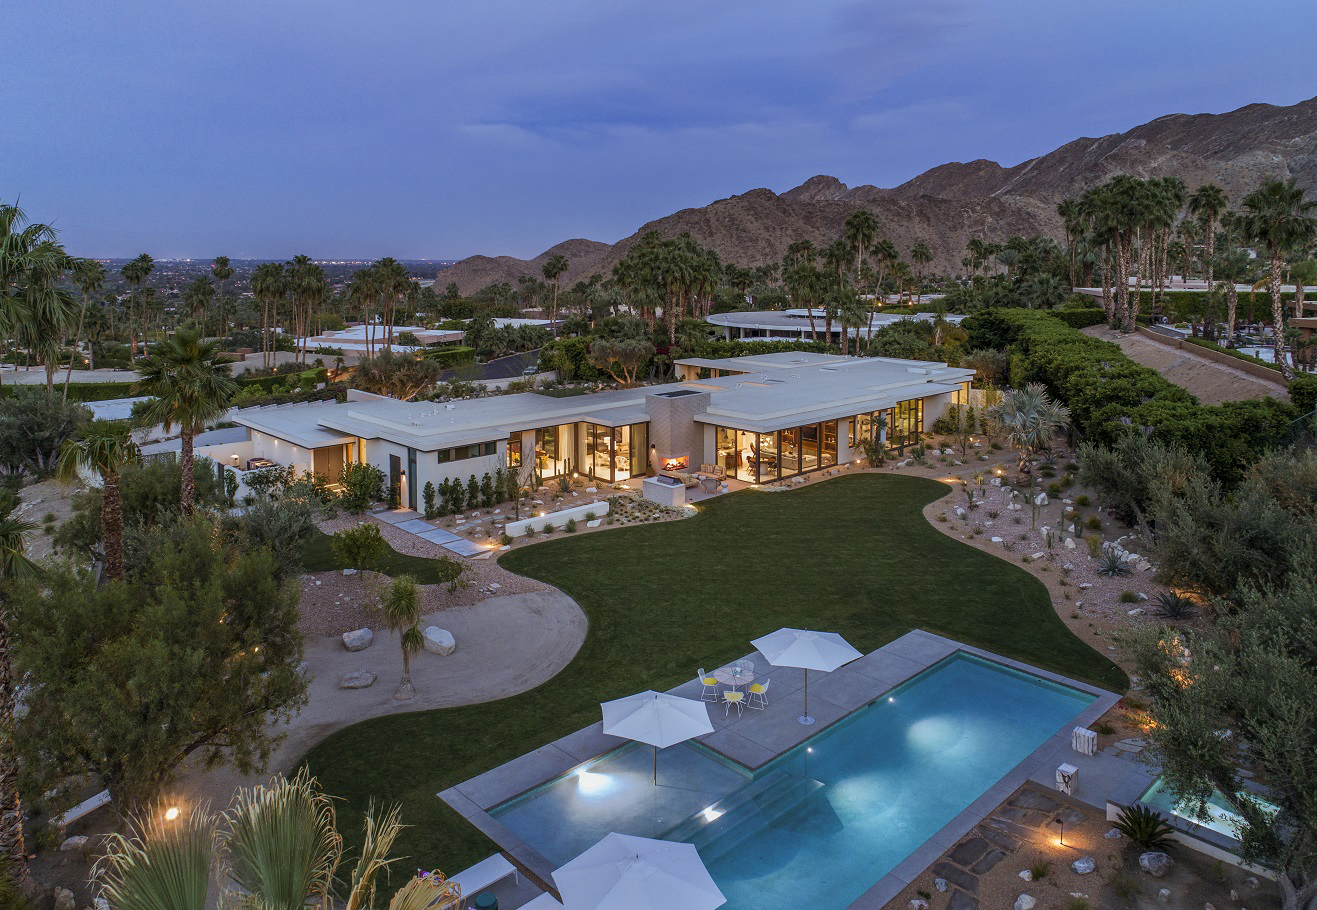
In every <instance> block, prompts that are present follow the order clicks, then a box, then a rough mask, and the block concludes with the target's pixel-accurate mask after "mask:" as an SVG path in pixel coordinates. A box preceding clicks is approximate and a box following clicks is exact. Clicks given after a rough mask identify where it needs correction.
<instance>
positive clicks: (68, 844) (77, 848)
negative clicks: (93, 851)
mask: <svg viewBox="0 0 1317 910" xmlns="http://www.w3.org/2000/svg"><path fill="white" fill-rule="evenodd" d="M86 849H87V835H85V834H75V835H73V837H67V838H65V839H64V842H63V843H62V844H60V845H59V852H60V853H82V852H83V851H84V850H86Z"/></svg>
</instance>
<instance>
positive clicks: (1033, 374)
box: [964, 309, 1301, 484]
mask: <svg viewBox="0 0 1317 910" xmlns="http://www.w3.org/2000/svg"><path fill="white" fill-rule="evenodd" d="M1056 312H1064V311H1053V312H1051V313H1049V312H1045V311H1035V310H1014V309H1010V310H1008V309H997V310H988V311H986V312H984V313H981V314H978V315H976V316H973V317H971V318H969V319H967V320H965V323H964V327H965V328H966V329H967V330H968V331H969V333H970V347H972V348H979V347H987V348H993V349H1008V350H1009V351H1010V353H1011V355H1012V376H1013V377H1016V378H1018V379H1020V380H1022V381H1025V382H1041V383H1043V384H1044V385H1045V386H1047V388H1048V390H1049V391H1050V392H1051V393H1052V394H1053V395H1055V396H1056V397H1057V398H1059V399H1061V400H1062V401H1064V402H1065V403H1066V404H1067V405H1068V406H1069V408H1070V415H1071V426H1072V428H1073V430H1074V431H1075V432H1076V433H1078V434H1079V435H1080V436H1082V437H1083V438H1084V439H1086V440H1088V441H1091V442H1097V443H1100V444H1108V445H1109V444H1111V443H1113V442H1115V441H1116V439H1117V438H1119V436H1120V435H1121V434H1122V433H1125V432H1128V429H1127V428H1128V427H1131V426H1132V427H1136V428H1145V427H1146V428H1149V429H1150V431H1151V433H1152V435H1153V437H1154V438H1157V439H1160V440H1162V441H1163V442H1166V443H1168V444H1169V443H1174V444H1178V445H1181V446H1183V447H1184V448H1186V449H1188V450H1190V451H1194V452H1199V453H1201V454H1202V455H1203V457H1204V458H1205V459H1206V460H1207V462H1208V464H1209V465H1210V466H1211V470H1212V473H1213V475H1214V476H1215V477H1216V478H1217V479H1218V480H1220V481H1222V482H1224V483H1227V484H1233V483H1234V482H1236V481H1237V480H1238V479H1239V478H1240V476H1241V475H1242V473H1243V471H1244V470H1245V469H1246V468H1247V467H1248V466H1249V465H1251V464H1253V463H1254V462H1255V461H1257V460H1258V458H1259V457H1260V456H1261V455H1262V453H1263V452H1265V451H1266V450H1267V449H1269V448H1272V447H1274V446H1276V445H1279V444H1281V443H1282V442H1284V441H1286V439H1287V437H1288V434H1289V433H1290V429H1291V426H1290V425H1291V423H1292V421H1294V420H1295V419H1296V418H1298V417H1299V416H1300V414H1301V411H1300V409H1299V408H1300V407H1301V405H1300V406H1299V407H1296V406H1293V405H1290V404H1287V403H1285V402H1281V401H1277V400H1276V399H1274V398H1263V399H1261V400H1252V401H1237V402H1227V403H1225V404H1221V405H1212V406H1205V405H1201V404H1199V403H1198V401H1197V399H1195V398H1194V397H1193V396H1192V395H1190V394H1189V393H1188V392H1187V391H1185V390H1184V389H1182V388H1180V387H1179V386H1177V385H1175V384H1173V383H1171V382H1168V381H1167V380H1166V379H1163V378H1162V376H1161V374H1159V373H1158V372H1157V371H1155V370H1151V369H1148V368H1147V367H1144V366H1140V365H1139V364H1137V363H1135V362H1134V361H1133V360H1130V359H1129V358H1128V357H1126V356H1125V354H1124V353H1122V351H1121V350H1120V347H1119V346H1117V345H1115V344H1112V343H1111V342H1108V341H1101V340H1099V339H1096V338H1090V337H1089V336H1087V335H1085V334H1084V333H1082V332H1080V331H1077V330H1076V329H1073V328H1071V327H1070V326H1068V325H1066V324H1065V323H1063V322H1062V321H1061V320H1060V319H1057V318H1056V315H1055V313H1056Z"/></svg>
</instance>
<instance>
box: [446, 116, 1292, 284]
mask: <svg viewBox="0 0 1317 910" xmlns="http://www.w3.org/2000/svg"><path fill="white" fill-rule="evenodd" d="M1116 174H1132V175H1134V176H1136V177H1169V176H1173V177H1179V178H1180V179H1181V180H1183V181H1184V182H1185V184H1186V185H1188V187H1189V188H1190V190H1191V191H1192V190H1193V189H1194V188H1195V187H1198V186H1200V185H1202V184H1204V183H1209V182H1212V183H1217V184H1219V185H1220V186H1221V187H1223V188H1224V189H1225V191H1226V194H1227V195H1228V196H1229V197H1230V199H1231V200H1232V201H1233V202H1238V200H1240V199H1242V198H1243V197H1244V196H1245V195H1247V194H1248V193H1249V192H1251V191H1252V190H1254V189H1256V188H1257V186H1258V184H1260V183H1261V182H1262V181H1264V180H1268V179H1273V178H1282V179H1288V178H1290V177H1293V178H1295V179H1296V180H1297V181H1298V183H1299V185H1300V186H1302V187H1303V188H1304V189H1305V190H1307V191H1308V193H1309V194H1310V195H1313V196H1317V98H1312V99H1309V100H1307V101H1302V102H1300V103H1298V104H1294V105H1290V106H1276V105H1271V104H1250V105H1247V106H1246V107H1241V108H1239V109H1238V110H1234V111H1230V112H1228V113H1224V114H1169V115H1167V116H1164V117H1158V118H1157V119H1156V120H1153V121H1150V122H1148V123H1145V124H1142V125H1141V126H1136V127H1134V128H1133V129H1131V130H1128V131H1126V132H1124V133H1113V134H1112V135H1109V136H1103V137H1101V138H1099V139H1092V138H1083V139H1076V140H1074V141H1073V142H1069V143H1067V144H1065V145H1063V146H1061V147H1060V148H1058V149H1056V150H1054V151H1051V152H1048V153H1047V154H1045V155H1042V156H1040V157H1038V158H1031V159H1030V160H1028V161H1025V162H1023V163H1021V164H1018V165H1016V166H1014V167H1002V166H1001V165H1000V164H998V163H997V162H995V161H987V160H982V159H981V160H978V161H970V162H963V163H962V162H953V163H949V164H941V165H938V166H937V167H934V168H932V169H930V170H927V171H925V172H924V173H922V174H920V175H919V176H917V177H915V178H913V179H911V180H908V181H906V182H905V183H903V184H901V185H900V186H896V187H892V188H889V189H884V188H880V187H876V186H869V185H864V186H857V187H848V186H846V184H844V183H842V182H841V181H840V180H838V179H837V178H836V177H828V176H823V175H820V176H817V177H811V178H810V179H809V180H806V181H805V182H804V183H802V184H801V185H800V186H798V187H795V188H794V189H790V190H787V191H786V192H784V193H775V192H773V191H772V190H769V189H762V188H760V189H753V190H750V191H749V192H746V193H742V194H740V195H737V196H731V197H729V198H727V199H720V200H718V201H716V202H713V203H710V204H709V205H706V206H703V207H702V208H692V209H683V210H681V211H679V212H675V213H673V214H671V215H667V216H665V217H663V218H659V219H656V220H654V221H650V222H648V223H647V224H644V225H641V226H640V228H639V229H638V230H637V231H636V232H635V233H634V234H632V235H631V236H629V237H626V238H624V239H622V240H620V241H618V242H617V243H615V244H608V243H600V242H598V241H593V240H581V239H576V240H567V241H564V242H562V243H560V244H558V245H556V246H554V247H552V248H550V249H548V250H545V251H544V252H543V253H541V254H540V255H539V256H537V257H535V258H534V259H530V260H525V259H516V258H514V257H511V256H499V257H496V258H490V257H488V256H472V257H470V258H467V259H463V260H461V261H459V262H457V263H456V264H455V265H453V266H451V267H449V268H447V269H445V270H443V272H441V273H440V276H439V284H440V285H441V286H442V285H446V284H447V283H448V282H456V283H457V286H458V288H459V289H460V290H461V291H462V293H464V294H470V293H474V292H475V291H477V290H479V289H481V288H483V287H486V286H487V285H489V284H491V283H492V282H496V281H507V282H509V283H511V284H513V285H514V286H515V284H516V282H517V279H518V278H520V277H522V276H524V275H533V276H535V277H541V267H542V265H543V263H544V262H545V260H547V259H548V258H549V257H550V256H553V255H555V254H558V253H561V254H562V255H564V256H566V257H567V259H568V260H569V262H570V263H571V268H570V269H569V270H568V272H567V273H566V274H565V275H564V276H563V283H564V285H569V284H571V283H572V282H574V281H576V280H577V279H579V278H582V277H585V276H588V275H590V274H592V273H595V272H603V273H605V274H606V273H608V271H609V270H611V269H612V267H613V264H614V263H615V262H617V261H618V260H619V259H620V258H621V257H622V256H624V255H625V254H626V251H627V249H629V248H630V246H631V245H632V244H634V243H635V242H636V240H638V239H639V238H640V237H641V236H642V235H643V234H645V233H646V232H648V231H658V232H659V233H660V234H662V235H663V236H665V237H672V236H676V235H677V234H680V233H681V232H683V231H689V232H690V234H691V235H692V236H693V237H694V238H695V239H696V240H698V241H699V242H700V243H701V244H703V245H704V246H707V247H710V248H712V249H714V250H715V251H717V253H718V255H719V256H721V257H722V259H723V261H724V262H735V263H736V264H738V265H741V266H756V265H762V264H764V263H767V262H773V261H776V260H779V259H781V257H782V254H783V253H784V252H785V251H786V248H787V246H788V244H790V243H791V242H792V241H795V240H801V239H807V240H811V241H813V242H814V243H815V244H818V245H821V246H822V245H827V244H828V243H831V242H832V241H833V240H834V239H836V238H837V236H839V234H840V233H841V230H842V225H843V223H844V222H845V220H846V218H847V216H848V215H850V214H851V213H852V212H854V211H855V210H856V209H859V208H865V209H868V210H870V211H871V212H873V213H874V214H875V215H876V216H877V217H878V219H879V221H880V222H881V223H882V226H883V232H884V235H885V236H886V237H888V238H889V239H890V240H892V242H893V243H895V244H896V247H897V249H898V250H900V251H901V252H902V253H903V254H907V253H909V251H910V249H911V248H912V247H913V246H914V245H915V244H917V243H920V242H923V243H925V244H927V245H928V247H929V249H930V250H931V251H932V252H933V256H934V259H933V262H932V265H931V268H932V270H934V271H942V272H959V271H961V270H962V266H961V258H962V257H963V256H964V255H965V252H964V251H965V244H966V242H967V241H968V240H969V239H970V238H971V237H975V236H977V237H981V238H983V239H985V240H1005V239H1006V238H1008V237H1010V236H1011V235H1013V234H1021V235H1030V234H1045V235H1049V236H1052V237H1055V238H1057V239H1058V240H1059V239H1061V238H1062V235H1063V231H1062V226H1061V219H1060V217H1059V216H1058V215H1057V213H1056V205H1057V203H1058V202H1060V201H1061V200H1062V199H1064V198H1066V197H1067V196H1073V195H1077V194H1078V193H1080V192H1082V191H1083V190H1084V189H1086V188H1087V187H1090V186H1093V185H1095V184H1098V183H1101V182H1103V181H1104V180H1106V179H1108V178H1109V177H1112V176H1114V175H1116Z"/></svg>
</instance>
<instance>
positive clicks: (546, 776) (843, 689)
mask: <svg viewBox="0 0 1317 910" xmlns="http://www.w3.org/2000/svg"><path fill="white" fill-rule="evenodd" d="M957 652H961V653H964V654H968V655H971V656H974V657H978V658H980V659H982V660H987V661H990V662H992V663H996V664H999V665H1001V666H1004V667H1008V668H1010V669H1013V670H1020V671H1023V672H1026V673H1029V674H1031V675H1034V676H1037V677H1039V678H1040V679H1043V680H1046V681H1048V682H1052V683H1057V684H1060V685H1064V686H1068V687H1070V688H1072V689H1076V690H1078V691H1080V692H1083V693H1084V694H1086V695H1091V696H1093V697H1094V700H1093V701H1092V702H1091V703H1090V704H1089V705H1088V706H1086V707H1085V708H1084V709H1083V710H1081V711H1079V712H1078V713H1076V714H1075V716H1074V717H1073V718H1072V719H1071V720H1069V721H1067V722H1066V725H1065V726H1064V727H1063V728H1062V730H1061V731H1058V735H1059V734H1060V733H1061V732H1064V731H1066V730H1068V728H1069V727H1073V726H1081V727H1087V726H1089V725H1091V724H1092V723H1094V722H1095V721H1096V720H1097V719H1098V718H1099V717H1101V716H1102V715H1103V714H1105V713H1106V712H1107V711H1108V710H1110V709H1111V707H1112V706H1113V705H1114V704H1116V702H1118V701H1119V700H1120V696H1119V695H1117V694H1116V693H1113V692H1109V691H1107V690H1106V689H1102V688H1099V687H1098V686H1093V685H1089V684H1088V683H1083V682H1079V681H1078V680H1074V679H1070V678H1068V677H1065V676H1062V675H1060V674H1058V673H1053V672H1051V671H1049V670H1043V669H1041V668H1039V667H1035V666H1032V665H1030V664H1026V663H1023V662H1022V661H1018V660H1011V659H1009V658H1005V657H1002V656H1001V655H999V654H994V653H992V652H991V651H985V650H983V649H982V648H976V647H973V646H972V645H966V644H963V643H961V642H957V641H954V640H952V639H949V638H945V637H943V636H941V635H936V634H934V633H932V632H928V631H925V630H923V629H915V630H913V631H910V632H907V633H906V634H905V635H902V636H901V637H900V638H897V639H895V640H893V641H890V642H888V643H887V644H885V645H883V646H882V647H881V648H878V649H877V650H876V651H872V652H870V653H868V654H866V655H864V656H863V657H860V658H858V659H857V660H854V661H852V662H851V663H849V664H847V665H846V666H844V667H841V668H840V669H838V670H835V671H833V672H832V673H828V674H816V675H814V676H813V677H811V681H810V686H809V689H810V691H809V705H810V713H811V714H812V715H814V716H815V717H816V718H817V720H818V722H817V723H816V724H815V725H813V726H810V727H806V726H802V725H800V724H797V723H796V722H795V718H796V716H797V714H799V713H800V711H799V710H797V706H798V705H799V707H800V708H803V702H804V698H803V691H802V688H803V687H802V685H801V684H802V683H803V681H804V674H803V671H800V670H793V669H790V668H785V667H774V668H773V670H772V674H773V675H772V677H771V678H772V681H773V682H772V685H771V686H770V692H769V695H770V708H769V710H773V709H776V710H774V711H773V714H772V715H770V714H769V711H767V710H766V711H762V712H761V711H757V710H747V711H746V712H745V713H744V714H743V715H742V716H740V717H732V716H726V717H724V716H721V715H718V714H717V712H716V710H714V708H715V707H716V706H714V705H711V706H710V712H709V716H710V719H711V720H712V721H713V726H714V732H713V733H711V734H707V735H705V736H702V737H698V738H697V739H696V740H695V741H696V742H698V743H700V744H701V745H702V746H704V747H705V748H707V749H709V750H710V751H713V752H715V753H717V754H718V755H720V756H722V757H724V758H727V759H730V760H731V761H733V762H735V763H736V764H738V765H741V766H742V767H745V768H746V770H747V771H755V770H758V769H759V768H762V767H763V766H764V765H767V764H768V763H770V762H772V761H774V760H775V759H777V758H779V757H781V756H782V755H784V754H785V753H787V752H789V751H791V750H792V749H794V748H795V747H797V746H799V745H800V744H801V743H803V742H805V741H806V740H808V739H811V738H813V737H815V736H817V735H819V734H820V733H822V732H824V731H825V730H828V729H829V728H831V727H832V726H833V725H834V724H836V723H837V722H838V721H841V720H843V719H845V718H847V717H849V716H850V715H852V714H854V713H855V712H856V711H858V710H859V709H861V708H863V707H866V706H867V705H869V704H871V703H872V702H874V701H875V700H877V699H878V698H880V697H882V696H883V695H884V694H886V693H887V692H890V691H891V690H892V689H895V688H896V687H898V686H900V685H902V684H903V683H905V682H907V681H909V680H910V679H911V678H913V677H914V676H916V675H918V674H920V673H922V672H924V671H925V670H927V669H929V668H930V667H932V666H934V665H935V664H937V663H940V662H941V661H943V660H945V659H946V658H948V657H950V656H952V655H953V654H956V653H957ZM747 659H749V660H752V661H754V662H755V664H756V667H761V668H766V667H767V664H766V662H765V661H764V659H763V657H762V655H760V654H759V652H757V651H756V652H753V653H752V654H750V655H748V656H747ZM668 691H669V692H671V693H672V694H674V695H681V696H686V697H692V698H699V697H700V686H699V683H698V682H697V681H696V680H691V681H690V682H687V683H683V684H682V685H680V686H677V687H676V688H673V689H670V690H668ZM770 717H772V720H769V718H770ZM783 717H786V718H787V720H786V721H783V720H782V718H783ZM788 723H789V725H790V726H787V724H788ZM602 726H603V724H602V721H601V722H599V723H595V724H592V725H591V726H589V727H586V728H584V729H581V730H577V731H576V732H575V733H571V734H568V735H567V736H564V737H562V738H561V739H558V740H555V741H554V742H551V743H548V744H546V745H544V746H541V747H539V748H538V749H534V750H532V751H531V752H528V753H526V754H525V755H522V756H520V757H518V758H515V759H513V760H511V761H509V762H506V763H504V764H502V765H499V766H498V767H496V768H493V769H491V770H489V771H486V772H485V773H483V774H479V775H477V776H475V777H473V778H470V779H468V780H465V781H463V782H462V783H460V784H457V785H455V786H453V787H450V788H448V789H447V790H444V791H443V792H441V793H439V794H438V796H439V798H440V799H442V800H443V801H444V802H445V803H447V804H448V805H449V806H451V807H452V808H453V809H454V810H456V811H457V812H458V814H459V815H461V816H462V817H463V818H465V819H466V820H467V821H468V822H470V823H471V824H472V825H474V826H475V827H476V828H477V829H478V830H479V831H480V832H481V833H483V834H484V835H485V836H486V837H488V838H490V839H491V840H492V841H494V842H495V843H496V844H497V845H498V846H499V848H500V849H501V850H503V852H504V853H506V854H507V855H508V857H509V858H510V859H511V860H512V861H513V862H514V863H515V864H516V865H518V866H520V867H521V868H522V869H523V870H524V871H525V872H526V873H527V874H528V875H530V876H531V877H532V878H534V879H536V880H537V881H538V882H539V883H540V884H541V885H542V886H543V887H544V888H545V889H546V890H549V891H553V892H554V893H556V889H555V888H554V887H553V871H554V869H555V865H554V864H553V863H551V862H550V861H549V860H548V859H547V858H546V857H544V856H543V855H542V854H541V853H539V851H537V850H535V849H534V848H533V847H531V846H530V845H529V844H527V843H525V842H524V841H523V840H522V839H521V838H520V837H519V836H517V835H516V834H515V833H514V832H512V831H511V830H510V829H508V828H507V827H505V826H504V825H503V824H501V823H500V822H499V821H498V819H496V818H494V817H493V816H492V815H490V810H492V809H494V808H496V807H498V806H500V805H502V804H503V803H506V802H508V801H509V800H512V799H515V798H517V797H518V796H521V795H523V794H525V793H528V792H530V791H531V790H534V789H535V788H537V787H539V786H541V785H543V784H545V783H547V782H549V781H551V780H553V779H555V778H557V777H560V776H562V775H564V774H566V773H568V772H570V771H572V770H573V769H574V768H577V767H579V766H581V765H583V764H586V763H588V762H591V761H593V760H595V759H597V758H599V757H600V756H602V755H604V754H605V753H607V752H611V751H613V750H614V749H617V748H618V747H620V746H622V745H625V744H626V742H628V741H627V740H625V739H621V738H619V737H616V736H610V735H608V734H605V733H604V732H603V730H602ZM1055 739H1056V736H1052V737H1048V738H1047V739H1046V740H1044V741H1043V742H1042V743H1041V744H1040V745H1039V746H1038V748H1036V749H1035V750H1034V751H1033V752H1031V753H1030V754H1029V755H1028V756H1026V757H1025V758H1024V760H1022V761H1021V762H1020V763H1019V764H1017V765H1016V766H1015V767H1014V768H1012V769H1011V770H1010V771H1008V772H1007V773H1006V774H1005V775H1004V776H1003V777H1001V778H1000V779H999V780H998V781H997V782H996V783H994V784H993V785H992V786H990V787H989V788H988V789H987V790H985V791H984V792H983V793H982V794H981V795H980V796H979V797H978V798H977V799H975V800H974V801H973V802H972V803H970V804H969V805H968V806H966V807H965V809H963V810H962V811H961V812H960V813H959V814H957V815H956V816H955V818H953V819H952V820H951V821H949V822H947V824H945V825H944V826H943V827H942V828H941V829H940V830H938V831H937V832H936V833H934V834H933V835H932V836H931V837H930V838H929V839H928V840H927V841H925V842H924V843H923V844H922V845H921V846H920V847H918V848H917V849H915V850H914V852H912V853H911V854H910V855H909V856H907V857H906V858H905V859H903V860H902V861H901V862H900V863H898V864H897V865H896V866H895V867H894V868H893V869H891V870H890V871H889V872H888V873H887V874H886V875H884V876H883V877H882V878H880V879H879V880H878V881H877V882H875V883H874V884H873V885H872V886H870V887H869V888H868V889H867V890H866V891H865V892H864V893H863V894H861V895H860V897H859V898H857V899H856V900H855V901H854V902H852V903H851V904H850V905H849V908H848V910H878V908H881V907H882V906H884V905H885V904H886V903H887V902H888V901H890V900H891V899H892V898H893V897H895V896H896V895H897V894H899V893H900V892H901V891H902V890H904V889H905V887H906V886H907V885H909V884H910V883H911V882H912V881H914V879H915V878H917V877H918V876H919V875H920V874H922V873H923V872H924V870H926V869H927V868H928V867H929V866H931V865H932V864H933V863H934V862H936V861H937V859H938V858H939V857H941V855H942V854H943V853H944V852H945V851H946V850H947V849H948V848H949V847H951V846H953V845H954V844H955V843H956V842H957V841H958V840H960V838H961V837H963V836H964V835H965V834H966V833H968V832H969V831H970V829H972V828H973V827H974V826H975V825H977V824H978V823H979V822H981V821H982V820H983V819H984V818H986V817H987V816H988V815H989V814H990V813H991V812H992V810H994V809H995V808H996V807H997V806H998V805H1000V804H1001V803H1002V802H1003V801H1004V800H1005V799H1006V797H1008V796H1009V795H1010V794H1011V793H1013V792H1015V790H1016V789H1018V788H1019V787H1020V786H1021V785H1022V784H1024V783H1026V782H1027V781H1029V779H1030V778H1031V777H1033V776H1034V775H1035V774H1037V773H1039V772H1040V771H1041V770H1042V769H1043V765H1044V764H1045V760H1044V756H1046V755H1053V756H1054V754H1055V742H1054V741H1055Z"/></svg>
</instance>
